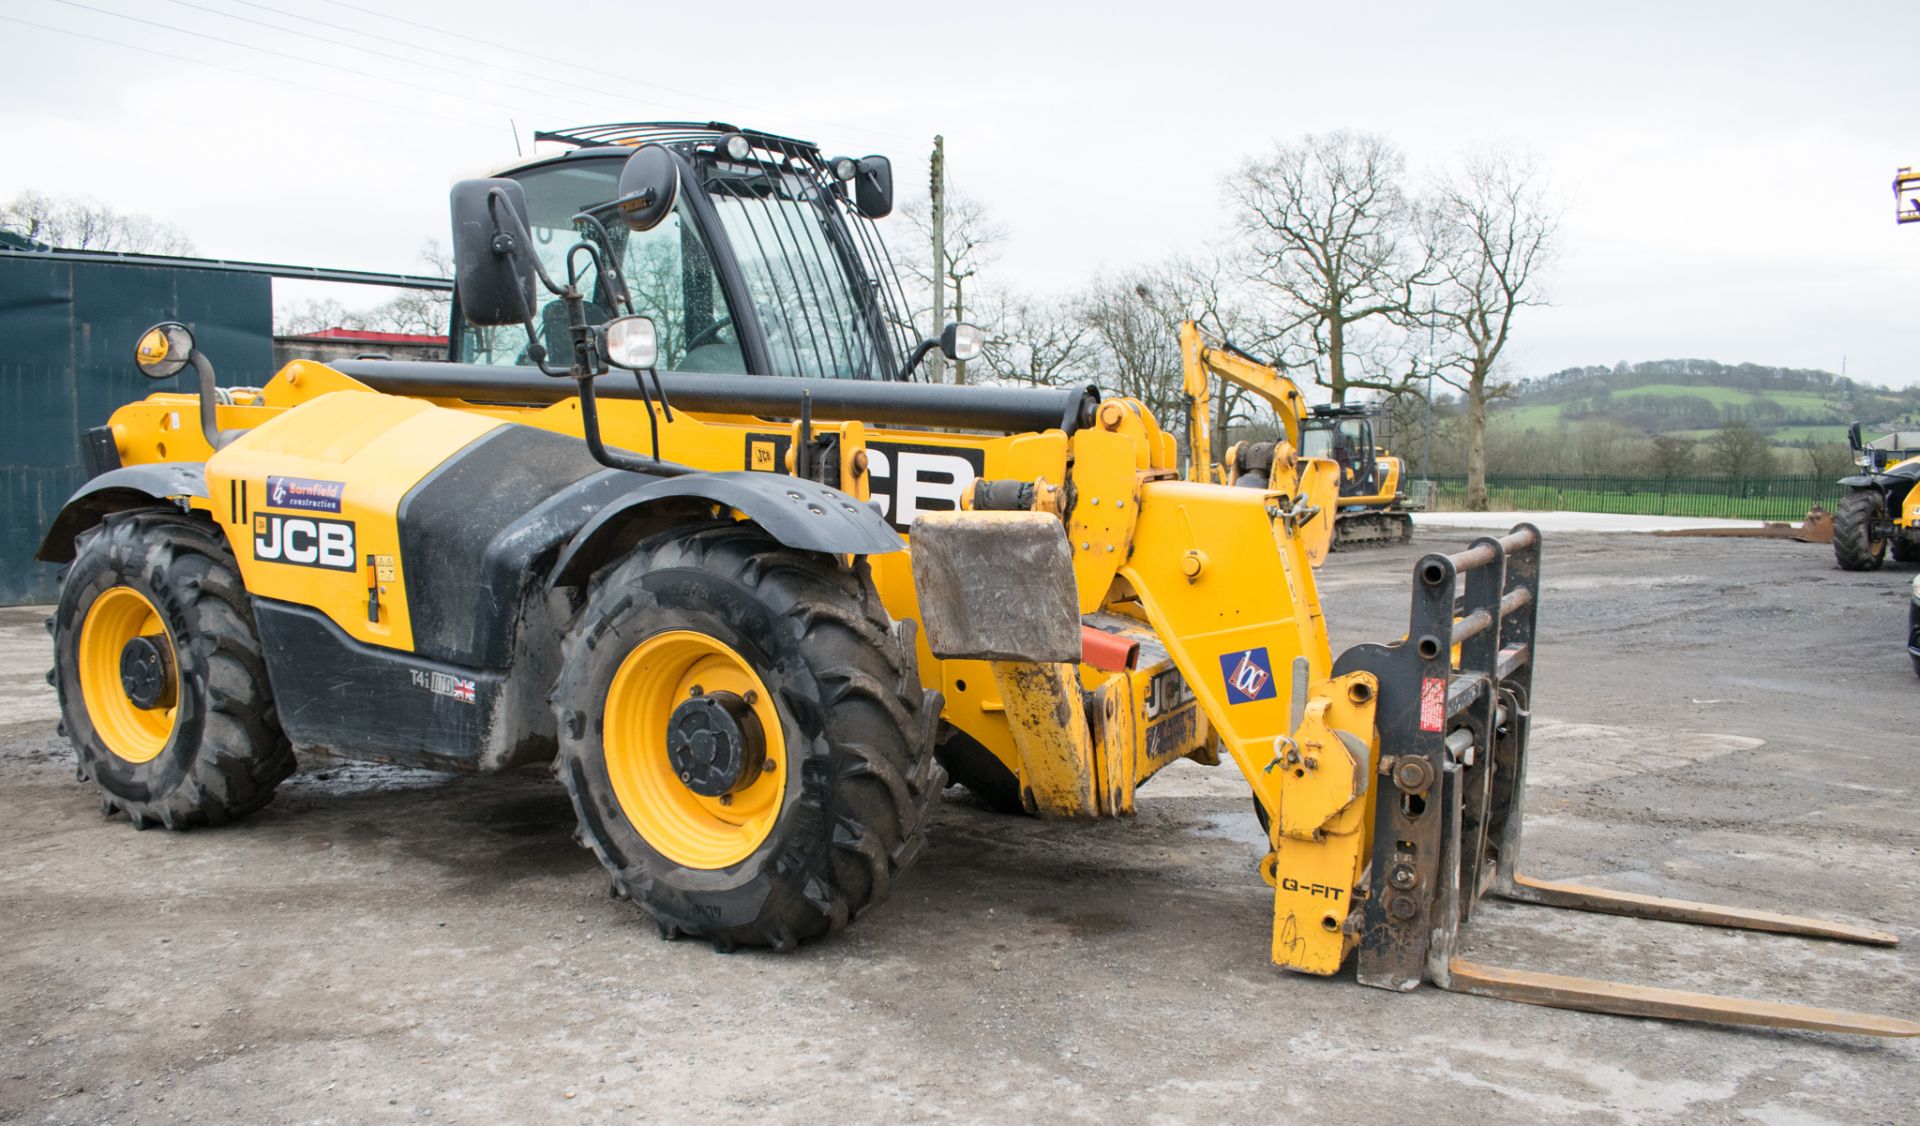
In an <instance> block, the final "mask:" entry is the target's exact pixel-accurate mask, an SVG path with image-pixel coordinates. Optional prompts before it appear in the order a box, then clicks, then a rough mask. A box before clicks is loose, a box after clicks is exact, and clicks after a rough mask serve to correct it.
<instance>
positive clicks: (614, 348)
mask: <svg viewBox="0 0 1920 1126" xmlns="http://www.w3.org/2000/svg"><path fill="white" fill-rule="evenodd" d="M601 332H602V333H603V334H604V335H603V339H604V341H605V343H606V349H607V362H608V363H610V364H612V365H613V366H614V367H617V368H626V369H627V370H628V371H647V370H649V369H651V368H652V367H653V365H654V363H655V361H657V360H658V359H659V358H660V344H659V339H658V337H657V336H656V335H655V333H654V331H653V321H652V320H650V319H648V318H646V317H615V318H614V319H612V320H610V321H608V322H607V323H606V325H605V326H604V327H603V328H602V329H601Z"/></svg>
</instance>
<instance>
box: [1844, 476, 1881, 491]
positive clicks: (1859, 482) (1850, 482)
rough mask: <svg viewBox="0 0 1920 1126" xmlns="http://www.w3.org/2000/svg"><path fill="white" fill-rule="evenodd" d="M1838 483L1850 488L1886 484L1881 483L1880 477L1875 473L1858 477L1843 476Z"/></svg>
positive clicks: (1872, 487)
mask: <svg viewBox="0 0 1920 1126" xmlns="http://www.w3.org/2000/svg"><path fill="white" fill-rule="evenodd" d="M1838 483H1839V484H1842V485H1845V486H1846V487H1847V488H1849V489H1878V488H1885V486H1884V485H1882V484H1881V483H1880V478H1879V477H1878V476H1876V475H1873V474H1865V475H1862V476H1857V477H1842V478H1840V480H1839V482H1838Z"/></svg>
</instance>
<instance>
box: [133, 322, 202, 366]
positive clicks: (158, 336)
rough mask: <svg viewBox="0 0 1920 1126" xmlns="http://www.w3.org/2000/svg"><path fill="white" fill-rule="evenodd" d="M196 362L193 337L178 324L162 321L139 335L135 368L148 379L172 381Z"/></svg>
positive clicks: (134, 355) (183, 326) (134, 361)
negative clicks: (189, 364)
mask: <svg viewBox="0 0 1920 1126" xmlns="http://www.w3.org/2000/svg"><path fill="white" fill-rule="evenodd" d="M192 359H193V333H192V332H191V331H190V330H189V329H188V328H187V326H186V325H183V324H181V323H180V322H179V321H162V322H161V323H159V324H157V325H154V326H153V327H152V328H150V329H148V330H147V331H145V332H143V333H141V334H140V343H139V344H137V345H135V346H134V350H133V366H134V367H137V368H139V369H140V374H141V375H144V376H146V377H147V378H148V379H172V378H173V377H174V376H176V375H179V374H180V372H181V370H182V369H183V368H185V367H186V366H187V364H188V363H189V362H191V361H192Z"/></svg>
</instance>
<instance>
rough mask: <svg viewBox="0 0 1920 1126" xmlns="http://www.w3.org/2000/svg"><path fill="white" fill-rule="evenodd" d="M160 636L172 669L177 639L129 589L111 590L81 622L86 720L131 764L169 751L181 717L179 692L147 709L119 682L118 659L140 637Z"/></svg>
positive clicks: (142, 597) (141, 596)
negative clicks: (175, 719) (174, 728)
mask: <svg viewBox="0 0 1920 1126" xmlns="http://www.w3.org/2000/svg"><path fill="white" fill-rule="evenodd" d="M142 637H144V638H148V639H153V638H159V639H160V644H162V645H163V646H164V648H165V650H166V659H167V663H168V665H169V666H170V667H177V666H176V665H174V648H173V635H172V634H170V633H168V632H167V627H166V626H165V625H164V624H162V623H161V621H160V612H159V611H158V610H156V609H154V606H153V603H151V602H149V601H147V596H146V595H144V594H141V593H140V592H139V591H137V590H135V589H133V588H132V587H127V586H116V587H109V588H108V589H107V590H106V591H104V592H102V593H101V595H100V597H98V598H96V599H94V600H93V605H92V606H89V607H88V608H87V617H86V620H85V621H84V622H82V623H81V624H80V654H79V661H78V664H79V671H80V696H81V698H82V700H83V701H84V702H85V703H86V706H87V718H88V719H89V720H91V721H92V722H93V730H94V732H95V733H96V734H98V735H99V736H100V741H101V742H102V743H105V744H106V746H107V749H108V750H109V751H112V752H113V753H114V754H115V755H118V756H119V757H121V758H123V759H125V760H127V761H128V762H133V763H141V762H151V761H153V759H155V758H156V757H158V756H159V754H160V752H161V751H164V750H166V749H167V740H168V739H170V738H172V737H173V724H174V718H175V716H177V715H178V714H179V710H180V709H179V707H178V701H177V699H174V698H173V696H174V695H176V693H169V694H168V698H167V699H165V700H163V701H162V703H161V704H160V705H159V706H156V707H152V708H143V707H140V706H139V705H138V704H136V703H134V702H133V700H132V699H131V698H130V697H129V696H128V695H127V690H126V687H125V686H124V685H123V683H122V682H121V679H120V655H121V652H122V651H123V650H125V649H126V647H127V643H128V642H131V641H134V640H136V639H138V638H142Z"/></svg>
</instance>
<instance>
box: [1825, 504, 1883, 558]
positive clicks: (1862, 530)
mask: <svg viewBox="0 0 1920 1126" xmlns="http://www.w3.org/2000/svg"><path fill="white" fill-rule="evenodd" d="M1886 513H1887V499H1886V497H1885V496H1884V495H1882V494H1881V492H1880V490H1878V489H1852V490H1849V491H1848V493H1847V495H1846V496H1844V497H1841V498H1840V503H1839V504H1837V505H1835V506H1834V510H1833V558H1834V560H1835V561H1836V562H1837V563H1839V564H1840V567H1841V569H1842V570H1847V571H1877V570H1879V569H1880V564H1881V563H1883V562H1885V560H1886V555H1887V541H1886V540H1877V539H1874V538H1873V526H1874V525H1875V524H1878V523H1880V522H1882V521H1883V520H1885V519H1886Z"/></svg>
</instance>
